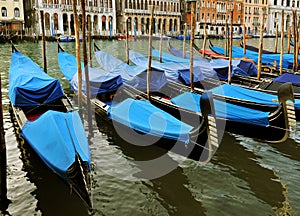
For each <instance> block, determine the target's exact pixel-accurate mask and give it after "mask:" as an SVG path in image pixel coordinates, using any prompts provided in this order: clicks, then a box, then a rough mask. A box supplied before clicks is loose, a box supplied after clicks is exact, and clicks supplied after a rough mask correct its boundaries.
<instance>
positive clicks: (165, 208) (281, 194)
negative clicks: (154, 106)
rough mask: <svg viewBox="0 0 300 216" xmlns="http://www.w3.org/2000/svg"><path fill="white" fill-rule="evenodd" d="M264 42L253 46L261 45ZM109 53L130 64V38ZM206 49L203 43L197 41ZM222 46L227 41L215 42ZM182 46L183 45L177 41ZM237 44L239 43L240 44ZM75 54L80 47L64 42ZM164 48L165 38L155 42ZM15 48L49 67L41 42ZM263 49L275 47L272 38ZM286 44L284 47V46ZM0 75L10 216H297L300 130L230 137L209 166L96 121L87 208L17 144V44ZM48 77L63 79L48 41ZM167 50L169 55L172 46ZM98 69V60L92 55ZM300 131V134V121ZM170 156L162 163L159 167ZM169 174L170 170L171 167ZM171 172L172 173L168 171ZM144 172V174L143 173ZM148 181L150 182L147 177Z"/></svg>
mask: <svg viewBox="0 0 300 216" xmlns="http://www.w3.org/2000/svg"><path fill="white" fill-rule="evenodd" d="M258 41H259V40H258V39H249V40H248V43H249V44H252V45H258ZM95 43H96V44H97V45H98V46H99V47H100V48H101V49H103V50H104V51H107V52H109V53H111V54H113V55H115V56H117V57H118V58H120V59H122V60H125V43H124V41H100V40H99V41H95ZM195 43H196V44H198V45H199V46H202V40H196V41H195ZM213 43H215V44H216V45H219V46H222V44H223V41H222V40H213ZM172 44H173V46H175V47H177V48H181V47H182V42H181V41H180V42H178V41H172ZM238 44H239V40H237V41H234V45H238ZM61 45H62V46H63V48H64V49H65V51H67V52H69V53H72V54H75V43H63V44H61ZM153 45H154V47H156V48H158V47H159V41H156V40H154V41H153ZM16 47H17V49H18V50H19V51H20V52H22V53H23V54H25V55H27V56H29V57H30V58H32V59H33V60H34V61H35V62H36V63H37V64H39V65H41V66H42V65H43V59H42V43H41V42H40V43H32V42H23V43H18V44H16ZM129 47H130V48H131V49H134V50H137V51H140V52H141V53H143V54H147V52H148V50H147V47H148V41H147V40H138V41H130V42H129ZM264 47H265V48H266V49H267V48H269V49H271V50H273V49H274V39H265V45H264ZM286 48H287V46H286V47H285V49H286ZM0 49H1V54H0V72H1V77H2V86H1V88H2V93H3V99H2V100H3V104H4V127H5V139H6V146H7V172H8V173H7V174H8V175H7V189H8V193H7V196H8V199H9V201H10V202H9V204H8V205H5V204H4V203H1V205H0V207H1V213H2V214H4V215H22V216H26V215H28V216H32V215H51V216H58V215H64V216H67V215H72V216H85V215H96V216H98V215H108V216H111V215H117V216H119V215H122V216H123V215H134V216H135V215H137V216H139V215H159V216H164V215H180V216H182V215H189V216H199V215H213V216H224V215H230V216H232V215H262V216H266V215H284V214H285V213H286V215H299V213H300V186H299V185H300V184H299V180H300V136H299V135H300V132H296V133H293V134H292V135H291V138H289V139H288V140H287V141H286V142H285V143H282V144H268V143H264V142H259V141H256V140H253V139H250V138H246V137H243V136H239V135H235V134H229V133H225V134H224V136H223V138H222V141H221V144H220V147H219V149H218V151H217V152H216V154H215V155H214V156H213V158H212V160H211V161H210V162H209V163H206V164H199V163H198V162H196V161H192V160H185V159H184V158H182V157H179V156H178V155H175V154H172V153H166V152H162V150H161V149H159V148H158V147H153V148H151V149H150V150H149V151H147V152H145V151H137V150H136V149H135V148H134V146H132V145H131V144H129V143H125V142H123V141H121V139H120V138H119V136H118V133H117V131H115V130H114V128H113V127H111V126H110V125H107V123H106V122H104V121H102V120H101V119H99V118H97V116H96V117H95V118H94V127H93V132H94V136H93V138H91V140H90V148H91V158H92V183H93V184H92V191H91V192H92V202H93V209H91V210H88V209H87V208H86V207H85V205H84V204H83V203H82V202H81V200H80V199H79V198H78V197H77V196H76V195H75V194H70V193H69V188H68V187H67V186H66V185H65V184H64V183H63V182H62V181H61V180H60V179H59V178H58V177H56V175H54V174H53V173H51V171H49V169H47V167H45V165H43V163H42V162H41V160H40V159H39V158H38V157H37V156H36V154H35V153H34V152H33V151H32V150H31V149H30V148H29V146H28V145H27V144H26V143H25V144H23V143H22V142H19V141H18V139H17V135H16V133H15V131H14V127H13V124H12V121H11V116H10V113H9V99H8V71H9V65H10V58H11V46H10V45H9V44H4V45H1V46H0ZM46 50H47V63H48V74H49V75H51V76H53V77H57V78H59V79H60V80H61V82H62V84H63V88H64V90H65V92H66V93H67V94H68V95H69V97H70V98H73V95H72V92H71V91H70V90H69V85H68V83H67V82H66V80H65V79H64V78H63V76H62V74H61V73H60V70H59V67H58V62H57V43H55V42H47V43H46ZM163 50H164V51H167V41H164V44H163ZM92 63H93V65H94V66H96V65H97V64H96V61H95V58H94V56H93V61H92ZM297 129H298V130H300V126H299V123H298V125H297ZM160 154H164V160H163V163H161V164H157V163H155V162H154V161H155V159H156V157H158V156H157V155H160ZM166 167H167V168H169V169H167V168H166ZM170 167H171V168H170ZM141 173H142V174H141ZM143 173H144V174H145V173H146V174H145V175H143ZM145 176H147V178H146V177H145Z"/></svg>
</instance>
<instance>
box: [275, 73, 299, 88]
mask: <svg viewBox="0 0 300 216" xmlns="http://www.w3.org/2000/svg"><path fill="white" fill-rule="evenodd" d="M273 81H275V82H281V83H285V82H290V83H292V84H294V85H300V74H292V73H284V74H282V75H280V76H278V77H276V78H274V79H273Z"/></svg>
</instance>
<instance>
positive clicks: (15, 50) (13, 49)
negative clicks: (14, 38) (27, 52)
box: [11, 42, 19, 53]
mask: <svg viewBox="0 0 300 216" xmlns="http://www.w3.org/2000/svg"><path fill="white" fill-rule="evenodd" d="M11 52H12V53H15V52H19V51H18V50H17V48H16V47H15V45H14V44H13V43H12V42H11Z"/></svg>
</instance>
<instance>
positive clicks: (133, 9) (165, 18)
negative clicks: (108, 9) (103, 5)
mask: <svg viewBox="0 0 300 216" xmlns="http://www.w3.org/2000/svg"><path fill="white" fill-rule="evenodd" d="M116 3H117V26H118V27H117V31H118V32H119V33H125V29H126V26H125V24H126V20H127V23H128V32H129V34H130V35H136V36H139V35H147V34H149V26H150V16H151V7H152V5H154V6H155V10H154V28H153V30H154V34H157V33H159V32H160V31H161V30H162V31H163V33H164V34H167V35H172V34H179V32H180V20H181V11H180V1H179V0H116Z"/></svg>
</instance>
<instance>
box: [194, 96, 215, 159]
mask: <svg viewBox="0 0 300 216" xmlns="http://www.w3.org/2000/svg"><path fill="white" fill-rule="evenodd" d="M200 107H201V112H202V117H203V121H202V123H201V124H200V125H199V127H198V129H197V130H195V131H198V134H200V133H203V134H204V133H206V134H205V136H203V135H202V136H200V138H202V139H204V137H205V139H206V140H205V145H204V146H203V149H204V150H205V151H204V152H205V153H202V155H201V158H200V161H201V162H208V161H209V160H210V159H211V158H212V156H213V154H214V152H215V151H216V150H217V149H218V147H219V136H218V129H217V124H216V119H215V109H214V103H213V97H212V92H205V93H203V94H202V96H201V98H200ZM203 128H205V130H206V131H202V130H203ZM201 129H202V130H201ZM200 131H201V132H200ZM193 133H195V132H193V131H192V132H191V134H190V136H191V137H192V136H193ZM194 136H195V135H194ZM195 140H196V142H197V143H200V142H201V143H203V140H199V138H198V139H195Z"/></svg>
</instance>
